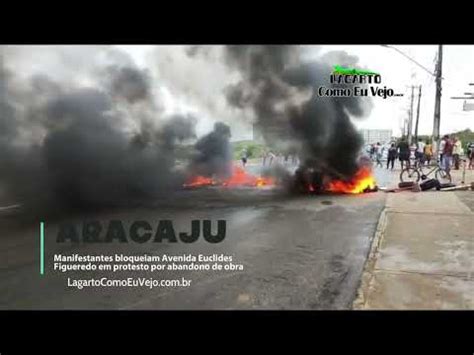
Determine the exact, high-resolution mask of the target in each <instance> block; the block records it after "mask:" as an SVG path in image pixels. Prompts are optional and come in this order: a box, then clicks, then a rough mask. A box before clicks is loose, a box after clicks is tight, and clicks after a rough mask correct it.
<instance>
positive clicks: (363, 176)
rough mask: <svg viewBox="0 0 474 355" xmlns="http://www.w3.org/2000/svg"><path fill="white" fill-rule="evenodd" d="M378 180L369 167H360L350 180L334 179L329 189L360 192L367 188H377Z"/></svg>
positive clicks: (332, 190)
mask: <svg viewBox="0 0 474 355" xmlns="http://www.w3.org/2000/svg"><path fill="white" fill-rule="evenodd" d="M375 187H376V182H375V179H374V177H373V176H372V171H371V170H370V168H368V167H362V168H360V169H359V170H358V171H357V173H356V174H355V175H354V177H352V178H351V179H350V180H346V181H343V180H333V181H331V182H330V183H329V184H328V187H327V190H328V191H331V192H342V193H347V194H360V193H363V192H365V191H366V190H372V189H375Z"/></svg>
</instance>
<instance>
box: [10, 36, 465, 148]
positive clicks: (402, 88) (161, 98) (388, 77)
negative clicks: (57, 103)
mask: <svg viewBox="0 0 474 355" xmlns="http://www.w3.org/2000/svg"><path fill="white" fill-rule="evenodd" d="M38 47H40V48H39V49H38ZM55 47H56V46H46V47H45V46H43V47H41V46H36V47H35V49H34V50H33V48H31V47H30V46H22V49H21V53H23V55H18V56H17V57H16V58H14V59H12V60H14V61H15V64H16V67H17V68H22V70H25V71H27V69H28V71H34V70H35V68H42V69H43V70H47V73H48V75H50V76H51V77H52V78H55V77H57V78H58V77H62V78H63V79H62V80H71V81H73V80H74V81H76V82H77V81H80V82H81V83H82V84H83V85H87V82H88V75H89V74H87V73H86V72H85V71H84V68H86V67H90V66H91V64H93V63H94V62H103V61H107V60H108V59H107V57H104V56H103V54H102V56H98V55H95V53H98V51H97V46H61V47H62V48H63V50H61V51H59V53H60V54H61V56H60V57H58V55H53V54H52V52H54V51H53V49H54V48H55ZM102 47H103V46H102ZM115 47H118V48H120V49H122V50H123V51H125V52H126V53H128V54H129V56H130V57H131V58H132V59H133V60H134V61H135V63H136V64H137V65H138V66H139V67H144V68H147V69H149V70H150V72H151V73H152V75H153V77H154V79H155V80H154V81H153V84H154V87H153V92H154V93H155V94H156V101H157V102H160V103H162V104H164V107H165V109H166V110H167V111H168V112H169V113H171V112H176V111H177V112H181V113H187V112H189V113H194V114H196V115H197V116H199V117H200V118H201V119H200V121H199V124H198V126H197V132H198V134H204V133H206V132H208V131H210V130H211V129H212V125H213V123H214V122H215V121H218V120H223V121H225V122H226V123H228V124H230V125H231V126H232V134H233V139H244V138H251V136H252V135H251V130H250V125H247V124H245V123H242V122H248V121H249V120H250V117H247V119H244V120H243V119H242V115H243V114H242V112H233V111H232V110H229V108H228V107H227V106H226V103H225V98H224V95H223V94H222V90H223V88H224V87H225V86H226V85H227V84H228V83H229V82H232V81H233V80H234V79H236V78H233V77H232V75H231V74H230V73H229V72H228V71H227V69H226V68H225V67H224V66H223V64H222V63H219V61H218V60H215V61H214V62H212V58H211V64H212V65H209V62H205V60H204V59H202V58H193V59H190V58H188V57H187V56H186V55H185V53H184V50H183V47H182V46H142V45H140V46H126V45H124V46H115ZM396 47H397V48H398V49H400V50H401V51H403V52H405V53H407V54H408V55H409V56H411V57H412V58H414V59H416V60H417V61H418V62H419V63H421V64H423V65H424V66H425V67H427V68H429V69H430V70H431V71H434V67H435V57H436V52H437V46H433V45H418V46H406V45H400V46H396ZM331 50H345V51H346V52H347V53H349V54H351V55H355V56H357V57H358V58H359V66H361V67H364V68H367V69H370V70H373V71H376V72H379V73H380V74H381V76H382V83H381V86H382V87H383V86H386V87H387V88H393V89H394V90H395V92H402V93H404V94H405V96H404V97H392V98H387V99H383V98H378V97H376V98H374V99H373V109H372V111H371V113H370V115H369V116H368V117H367V118H365V119H363V120H359V121H354V122H355V124H356V125H357V126H358V127H360V128H388V129H392V130H393V131H394V134H395V135H399V134H400V128H401V126H402V121H403V119H404V118H405V117H407V109H408V107H409V103H410V89H409V85H412V84H415V85H419V84H421V85H422V86H423V92H422V100H421V110H420V126H419V133H421V134H430V133H431V132H432V128H433V111H434V97H435V83H434V78H433V77H432V76H430V75H429V74H428V73H426V72H425V71H423V69H421V68H419V67H418V66H416V65H415V64H413V63H412V62H410V61H409V60H408V59H407V58H405V57H403V56H402V55H401V54H399V53H397V52H396V51H394V50H393V49H389V48H385V47H382V46H380V45H363V46H355V45H337V46H327V45H325V46H307V48H306V51H305V53H306V54H307V55H308V56H310V57H311V55H314V56H316V55H320V54H321V53H324V52H327V51H331ZM122 53H123V52H122ZM79 54H80V55H79ZM106 54H107V55H110V56H120V55H122V54H120V53H119V52H113V51H110V53H109V52H106ZM125 55H126V54H125ZM64 56H67V58H66V60H67V62H68V63H69V67H62V66H61V63H63V62H64V60H63V59H64V58H63V57H64ZM114 58H115V59H116V57H114ZM122 59H123V61H126V60H128V59H127V58H126V57H124V58H122ZM443 59H444V60H443V77H444V78H445V80H443V97H442V104H441V109H442V113H441V133H445V132H451V131H456V130H462V129H465V128H470V129H472V130H474V111H471V112H463V110H462V106H463V100H452V99H450V97H451V96H460V95H463V94H464V93H465V92H470V91H474V86H469V85H468V83H469V82H474V71H473V69H472V63H474V46H472V45H471V46H451V45H447V46H444V58H443ZM334 64H338V63H334ZM71 68H72V69H71ZM19 74H20V75H21V73H19ZM64 77H66V78H64ZM415 109H416V99H415Z"/></svg>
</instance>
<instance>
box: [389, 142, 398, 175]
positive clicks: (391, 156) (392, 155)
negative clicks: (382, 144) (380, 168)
mask: <svg viewBox="0 0 474 355" xmlns="http://www.w3.org/2000/svg"><path fill="white" fill-rule="evenodd" d="M396 158H397V148H396V147H395V144H394V143H392V145H391V146H390V148H389V149H388V156H387V169H388V166H389V164H392V167H391V168H390V170H393V166H394V165H395V159H396Z"/></svg>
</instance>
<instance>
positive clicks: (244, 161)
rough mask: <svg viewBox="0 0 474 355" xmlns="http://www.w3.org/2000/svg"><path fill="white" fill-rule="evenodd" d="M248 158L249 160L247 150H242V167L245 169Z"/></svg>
mask: <svg viewBox="0 0 474 355" xmlns="http://www.w3.org/2000/svg"><path fill="white" fill-rule="evenodd" d="M247 158H248V153H247V149H246V148H244V149H242V153H241V154H240V159H241V160H242V165H243V167H244V168H245V165H246V164H247Z"/></svg>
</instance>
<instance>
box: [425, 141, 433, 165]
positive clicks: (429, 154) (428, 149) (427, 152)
mask: <svg viewBox="0 0 474 355" xmlns="http://www.w3.org/2000/svg"><path fill="white" fill-rule="evenodd" d="M432 157H433V146H432V145H431V143H430V141H426V144H425V149H424V160H425V162H426V163H427V164H428V165H430V162H431V158H432Z"/></svg>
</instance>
